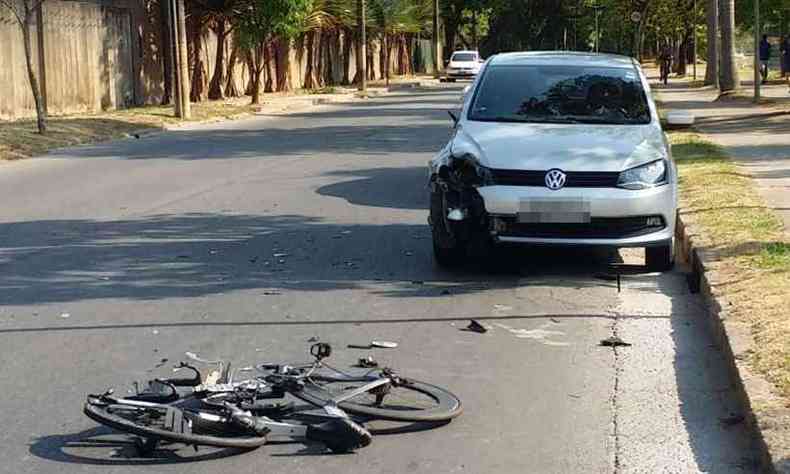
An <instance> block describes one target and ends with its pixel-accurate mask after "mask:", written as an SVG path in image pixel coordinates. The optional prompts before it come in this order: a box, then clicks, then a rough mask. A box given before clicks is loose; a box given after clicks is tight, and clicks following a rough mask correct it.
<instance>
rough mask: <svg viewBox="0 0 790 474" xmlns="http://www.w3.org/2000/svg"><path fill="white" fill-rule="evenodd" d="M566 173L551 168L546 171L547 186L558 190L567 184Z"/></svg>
mask: <svg viewBox="0 0 790 474" xmlns="http://www.w3.org/2000/svg"><path fill="white" fill-rule="evenodd" d="M565 179H566V175H565V173H563V172H562V171H560V170H558V169H553V170H549V171H548V172H547V173H546V187H547V188H549V189H551V190H553V191H556V190H558V189H561V188H562V187H563V186H565Z"/></svg>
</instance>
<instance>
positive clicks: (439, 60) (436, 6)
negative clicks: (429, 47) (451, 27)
mask: <svg viewBox="0 0 790 474" xmlns="http://www.w3.org/2000/svg"><path fill="white" fill-rule="evenodd" d="M439 49H441V45H440V43H439V0H433V56H434V58H433V61H434V66H435V69H436V72H435V74H436V75H437V76H438V75H439V74H440V73H441V70H442V58H440V57H439V54H440V51H439Z"/></svg>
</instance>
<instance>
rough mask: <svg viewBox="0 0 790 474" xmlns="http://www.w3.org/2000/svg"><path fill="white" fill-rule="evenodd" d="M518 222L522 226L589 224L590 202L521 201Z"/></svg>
mask: <svg viewBox="0 0 790 474" xmlns="http://www.w3.org/2000/svg"><path fill="white" fill-rule="evenodd" d="M518 222H519V223H522V224H526V223H528V224H535V223H547V224H563V223H568V224H589V223H590V202H589V201H581V200H563V201H557V200H551V201H548V200H546V201H543V200H529V201H521V203H520V206H519V212H518Z"/></svg>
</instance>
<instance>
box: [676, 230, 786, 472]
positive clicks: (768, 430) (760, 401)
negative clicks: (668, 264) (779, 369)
mask: <svg viewBox="0 0 790 474" xmlns="http://www.w3.org/2000/svg"><path fill="white" fill-rule="evenodd" d="M699 234H700V232H699V229H696V228H695V225H694V223H693V222H689V221H688V219H687V220H686V221H684V219H683V216H682V215H680V216H678V222H677V226H676V231H675V237H676V251H677V257H678V259H679V260H680V261H681V262H686V263H688V265H689V267H690V268H691V275H690V276H689V287H690V288H692V291H693V290H696V289H698V290H699V293H700V295H701V296H702V297H703V298H704V300H705V303H706V306H707V308H708V312H707V316H708V323H709V324H710V329H711V333H712V334H713V337H714V342H715V343H716V345H717V346H718V347H719V349H720V350H721V352H722V354H723V355H724V358H725V363H726V364H727V368H728V370H729V371H730V376H731V378H732V380H733V382H734V388H735V393H736V395H737V397H738V399H739V401H740V403H741V406H742V407H743V408H744V410H745V412H744V413H743V416H744V422H745V423H748V425H749V427H750V428H751V429H752V431H753V432H754V434H755V441H754V444H755V446H754V448H755V449H756V451H757V454H758V456H759V459H757V460H756V461H757V462H759V469H760V472H764V473H767V474H790V446H788V443H787V440H788V439H790V409H789V408H788V407H787V406H786V405H785V403H786V402H785V401H784V400H783V399H781V398H779V397H778V396H777V395H775V393H776V390H775V389H774V386H773V385H772V384H771V383H770V382H768V381H767V380H766V379H765V378H763V377H762V376H760V375H759V374H756V373H755V372H754V371H753V370H752V369H751V367H750V366H749V363H748V362H747V358H748V355H749V353H750V352H751V350H752V348H753V347H754V344H755V342H754V339H753V337H752V335H751V331H750V330H749V327H748V326H747V325H746V324H744V323H739V322H737V321H734V320H733V319H732V318H731V317H730V311H729V307H730V303H729V302H728V301H727V299H726V298H725V297H724V296H723V295H721V294H720V292H719V291H717V284H718V283H721V282H723V281H722V279H721V278H720V276H719V274H718V271H717V270H716V266H717V258H716V255H715V254H714V253H713V252H710V251H708V250H705V249H704V248H702V247H700V246H697V245H695V242H694V241H695V237H696V236H698V235H699Z"/></svg>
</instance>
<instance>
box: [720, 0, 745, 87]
mask: <svg viewBox="0 0 790 474" xmlns="http://www.w3.org/2000/svg"><path fill="white" fill-rule="evenodd" d="M721 6H722V9H721V84H720V87H721V90H722V92H724V91H732V90H735V89H738V88H739V87H740V86H741V81H740V79H739V78H738V65H737V64H736V63H735V0H722V4H721Z"/></svg>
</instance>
